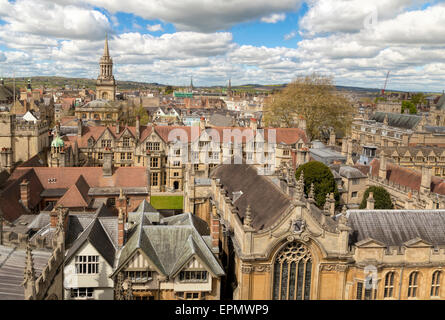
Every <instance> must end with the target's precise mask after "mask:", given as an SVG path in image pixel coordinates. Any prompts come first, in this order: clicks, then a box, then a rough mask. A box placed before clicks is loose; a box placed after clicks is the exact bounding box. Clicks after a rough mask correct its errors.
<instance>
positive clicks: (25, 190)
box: [20, 179, 31, 209]
mask: <svg viewBox="0 0 445 320" xmlns="http://www.w3.org/2000/svg"><path fill="white" fill-rule="evenodd" d="M20 199H21V200H22V204H23V205H24V206H25V207H26V208H28V209H29V205H30V203H29V201H30V200H31V199H30V188H29V180H26V179H25V180H23V181H22V182H21V183H20Z"/></svg>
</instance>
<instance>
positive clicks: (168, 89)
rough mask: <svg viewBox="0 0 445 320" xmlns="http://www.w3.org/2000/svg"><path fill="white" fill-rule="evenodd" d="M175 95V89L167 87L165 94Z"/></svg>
mask: <svg viewBox="0 0 445 320" xmlns="http://www.w3.org/2000/svg"><path fill="white" fill-rule="evenodd" d="M172 93H173V87H172V86H167V87H165V90H164V94H172Z"/></svg>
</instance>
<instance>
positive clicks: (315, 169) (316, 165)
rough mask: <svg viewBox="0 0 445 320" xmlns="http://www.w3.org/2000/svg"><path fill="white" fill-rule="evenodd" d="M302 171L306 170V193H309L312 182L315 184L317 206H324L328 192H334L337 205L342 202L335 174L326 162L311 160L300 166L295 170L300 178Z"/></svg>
mask: <svg viewBox="0 0 445 320" xmlns="http://www.w3.org/2000/svg"><path fill="white" fill-rule="evenodd" d="M301 171H303V172H304V193H305V194H306V195H308V194H309V192H310V189H311V184H312V183H313V184H314V198H315V203H316V205H317V207H319V208H323V206H324V203H325V201H326V194H329V193H332V192H333V193H334V197H335V205H336V206H338V205H339V203H340V194H339V192H338V189H337V184H336V183H335V180H334V175H333V174H332V172H331V169H329V168H328V167H327V166H326V165H325V164H323V163H321V162H318V161H310V162H308V163H305V164H303V165H301V166H299V167H298V169H297V171H296V172H295V176H296V178H297V179H299V178H300V175H301Z"/></svg>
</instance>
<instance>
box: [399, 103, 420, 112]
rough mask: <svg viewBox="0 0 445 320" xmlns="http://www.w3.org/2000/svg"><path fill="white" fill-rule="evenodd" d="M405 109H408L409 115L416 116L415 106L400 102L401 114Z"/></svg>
mask: <svg viewBox="0 0 445 320" xmlns="http://www.w3.org/2000/svg"><path fill="white" fill-rule="evenodd" d="M405 109H408V111H409V113H410V114H417V108H416V105H415V104H414V103H413V102H411V101H403V102H402V113H405Z"/></svg>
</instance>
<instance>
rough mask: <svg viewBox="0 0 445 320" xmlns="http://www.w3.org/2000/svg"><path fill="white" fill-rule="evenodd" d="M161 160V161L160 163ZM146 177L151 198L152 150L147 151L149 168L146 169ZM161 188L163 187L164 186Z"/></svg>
mask: <svg viewBox="0 0 445 320" xmlns="http://www.w3.org/2000/svg"><path fill="white" fill-rule="evenodd" d="M160 160H161V159H159V161H160ZM145 176H146V178H147V188H148V195H149V196H150V193H151V155H150V150H147V166H146V167H145ZM160 185H161V188H162V187H163V186H162V184H160Z"/></svg>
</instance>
